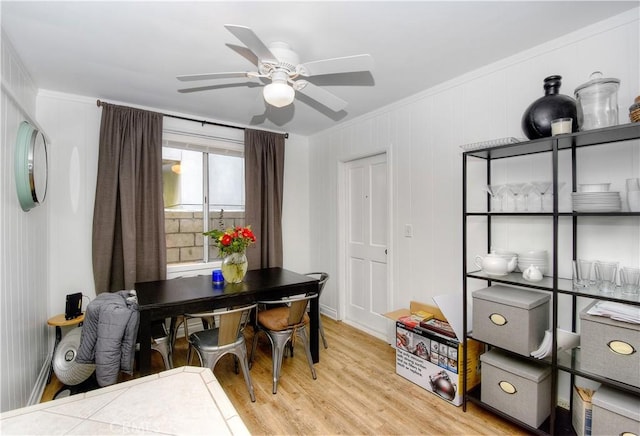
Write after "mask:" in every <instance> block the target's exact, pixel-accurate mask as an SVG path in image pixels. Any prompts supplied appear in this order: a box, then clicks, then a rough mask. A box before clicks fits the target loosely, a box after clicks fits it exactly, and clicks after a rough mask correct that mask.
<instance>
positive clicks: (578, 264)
mask: <svg viewBox="0 0 640 436" xmlns="http://www.w3.org/2000/svg"><path fill="white" fill-rule="evenodd" d="M592 266H593V261H592V260H585V259H578V260H574V261H573V289H574V290H576V291H580V290H585V289H586V288H589V287H591V285H593V282H592V281H591V268H592Z"/></svg>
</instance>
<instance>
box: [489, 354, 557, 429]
mask: <svg viewBox="0 0 640 436" xmlns="http://www.w3.org/2000/svg"><path fill="white" fill-rule="evenodd" d="M480 361H481V362H482V365H481V371H482V383H481V385H480V399H481V400H482V402H483V403H486V404H488V405H490V406H492V407H495V408H496V409H498V410H500V411H502V412H504V413H506V414H508V415H510V416H513V417H514V418H516V419H518V420H520V421H522V422H524V423H525V424H528V425H530V426H531V427H536V428H537V427H539V426H540V424H542V423H543V422H544V420H545V419H547V417H548V416H549V414H550V413H551V412H550V410H551V409H550V401H549V400H550V398H551V397H550V395H551V377H550V375H551V368H550V367H549V366H548V365H544V364H538V363H535V362H531V361H527V360H524V359H520V358H517V357H515V356H511V355H508V354H507V353H505V352H504V351H500V350H497V349H493V350H491V351H488V352H486V353H484V354H482V355H481V356H480Z"/></svg>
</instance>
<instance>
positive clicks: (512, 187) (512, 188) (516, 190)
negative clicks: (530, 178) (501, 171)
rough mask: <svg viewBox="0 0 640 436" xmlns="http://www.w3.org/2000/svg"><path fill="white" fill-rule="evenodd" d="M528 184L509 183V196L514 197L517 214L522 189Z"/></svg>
mask: <svg viewBox="0 0 640 436" xmlns="http://www.w3.org/2000/svg"><path fill="white" fill-rule="evenodd" d="M525 185H526V183H507V189H508V190H509V194H511V196H512V197H513V207H514V210H515V212H517V211H518V197H519V196H520V194H522V189H523V188H524V186H525Z"/></svg>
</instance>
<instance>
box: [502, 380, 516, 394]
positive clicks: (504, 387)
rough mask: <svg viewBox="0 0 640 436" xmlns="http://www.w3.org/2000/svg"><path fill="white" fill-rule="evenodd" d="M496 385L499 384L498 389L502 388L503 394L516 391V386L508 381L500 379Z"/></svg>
mask: <svg viewBox="0 0 640 436" xmlns="http://www.w3.org/2000/svg"><path fill="white" fill-rule="evenodd" d="M498 386H500V389H502V391H503V392H504V393H505V394H509V395H513V394H515V393H516V392H518V390H517V389H516V387H515V386H514V385H512V384H511V383H509V382H508V381H504V380H502V381H501V382H499V383H498Z"/></svg>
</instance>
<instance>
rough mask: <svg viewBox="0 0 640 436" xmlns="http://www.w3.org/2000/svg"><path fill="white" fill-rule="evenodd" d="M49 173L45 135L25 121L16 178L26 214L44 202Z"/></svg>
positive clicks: (21, 132)
mask: <svg viewBox="0 0 640 436" xmlns="http://www.w3.org/2000/svg"><path fill="white" fill-rule="evenodd" d="M47 173H48V159H47V142H46V140H45V138H44V135H43V134H42V132H40V131H38V129H36V128H35V127H34V126H32V125H31V124H29V123H28V122H26V121H23V122H22V123H21V124H20V128H19V129H18V138H17V141H16V155H15V176H16V191H17V193H18V201H19V202H20V207H22V210H24V211H25V212H27V211H29V210H31V209H33V208H34V207H36V206H37V205H39V204H42V203H43V202H44V199H45V197H46V195H47V178H48V174H47Z"/></svg>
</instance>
